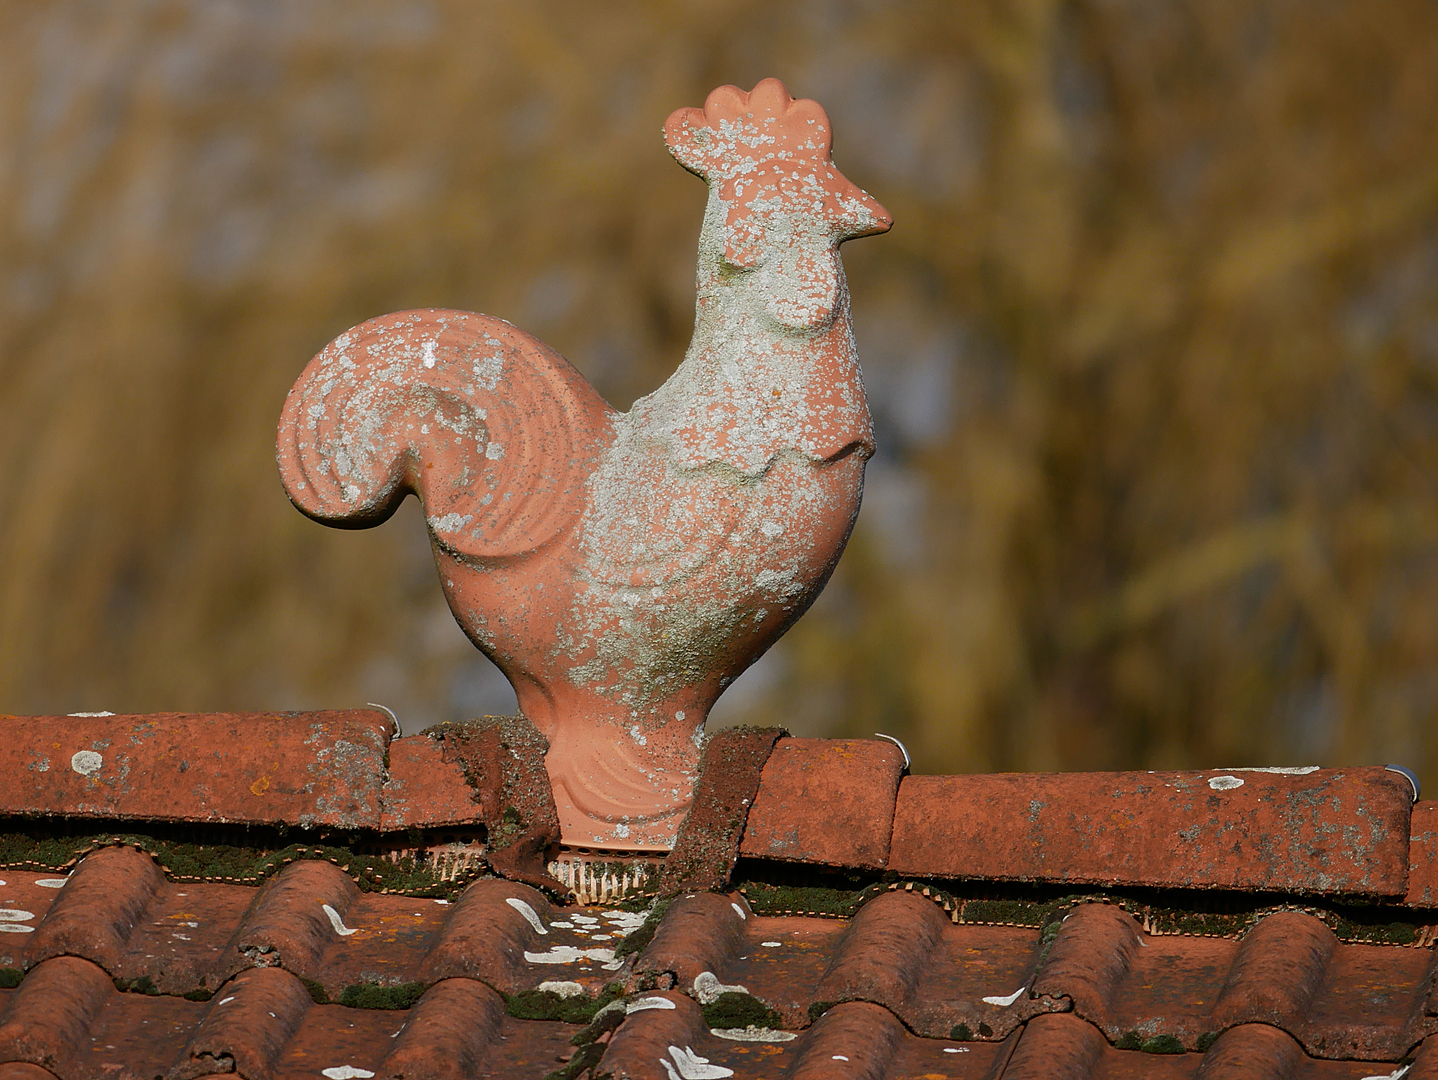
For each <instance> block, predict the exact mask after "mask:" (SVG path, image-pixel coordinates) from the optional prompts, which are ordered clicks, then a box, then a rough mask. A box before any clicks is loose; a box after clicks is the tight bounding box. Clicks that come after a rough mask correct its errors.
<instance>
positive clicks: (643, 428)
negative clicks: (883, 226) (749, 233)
mask: <svg viewBox="0 0 1438 1080" xmlns="http://www.w3.org/2000/svg"><path fill="white" fill-rule="evenodd" d="M727 213H728V208H727V204H725V203H724V201H723V200H722V199H720V198H718V197H717V196H715V195H713V194H711V195H710V199H709V205H708V208H707V210H706V212H705V215H704V227H703V230H702V231H701V233H700V237H699V261H698V274H697V293H698V297H697V302H696V311H695V322H694V337H693V339H692V340H691V342H690V345H689V349H688V352H687V353H686V354H685V356H684V360H683V362H682V363H681V364H680V365H679V368H678V370H676V371H675V372H674V374H673V375H672V376H670V378H669V380H668V381H667V382H666V383H665V384H664V385H663V386H661V387H660V388H659V389H658V390H656V391H655V392H654V393H653V394H651V395H649V396H648V397H647V398H642V399H640V400H639V401H637V402H635V406H634V410H633V412H632V413H631V414H630V417H629V426H630V427H631V429H632V430H633V431H634V433H635V434H636V435H639V434H641V433H642V434H643V435H644V436H645V437H651V436H655V435H660V436H661V437H663V436H667V441H669V443H670V446H671V453H672V455H673V457H674V460H675V461H676V463H678V464H681V465H685V466H689V467H703V466H705V465H708V464H710V463H712V462H722V463H724V464H727V465H730V466H732V467H733V468H735V469H737V470H738V471H739V472H741V473H744V474H746V475H756V474H758V473H760V472H763V471H764V470H765V469H767V468H768V466H769V464H770V463H771V462H772V461H773V460H774V458H775V457H776V456H777V455H778V454H780V453H782V452H783V451H785V450H793V451H795V452H797V453H799V454H802V455H803V456H805V457H807V458H810V459H811V460H815V461H823V460H829V459H831V458H833V457H834V456H836V455H838V454H841V453H843V452H844V451H846V450H848V449H852V448H855V447H857V448H859V449H860V450H861V452H863V453H864V456H866V457H867V456H868V454H870V453H872V451H873V434H872V429H871V426H870V420H869V410H868V404H867V402H866V401H865V398H864V387H863V382H862V380H861V378H860V374H859V363H858V358H857V355H856V353H855V349H854V335H853V330H852V327H851V325H850V321H849V290H848V286H847V285H846V283H845V281H844V271H843V267H842V265H841V264H840V262H839V258H838V252H837V251H836V250H835V249H834V248H833V246H832V244H831V243H827V242H825V241H824V240H823V239H822V238H818V237H811V236H806V235H805V234H804V231H803V229H802V228H800V227H795V228H788V229H782V230H774V231H773V232H772V234H771V235H769V236H766V243H767V242H772V246H770V247H768V248H767V249H766V250H765V251H764V252H763V255H762V257H761V258H760V259H759V260H758V263H757V265H756V266H755V267H753V268H750V269H738V268H735V267H734V266H732V265H731V264H730V263H729V262H727V261H726V259H725V257H724V255H725V242H724V238H725V235H726V233H725V230H726V227H727V226H726V217H727ZM781 224H782V222H781ZM796 224H802V223H796ZM816 296H818V297H823V298H824V300H823V301H822V309H823V312H824V315H823V318H822V319H820V320H817V321H816V322H815V323H814V324H813V325H804V324H803V320H791V321H792V322H798V325H786V324H785V323H784V322H783V321H781V316H787V315H790V314H792V313H793V312H795V311H798V312H800V313H803V312H804V311H805V310H807V309H806V308H805V306H804V305H805V304H806V303H807V304H811V306H812V305H813V298H814V297H816Z"/></svg>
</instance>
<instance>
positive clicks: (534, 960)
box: [524, 945, 614, 964]
mask: <svg viewBox="0 0 1438 1080" xmlns="http://www.w3.org/2000/svg"><path fill="white" fill-rule="evenodd" d="M524 958H525V959H526V960H528V961H529V962H530V963H531V964H573V963H576V962H577V961H580V960H598V961H600V962H601V963H610V962H612V961H613V960H614V950H613V949H576V948H575V947H574V946H573V945H556V946H555V947H554V948H552V949H550V950H548V951H547V952H528V951H526V952H525V954H524Z"/></svg>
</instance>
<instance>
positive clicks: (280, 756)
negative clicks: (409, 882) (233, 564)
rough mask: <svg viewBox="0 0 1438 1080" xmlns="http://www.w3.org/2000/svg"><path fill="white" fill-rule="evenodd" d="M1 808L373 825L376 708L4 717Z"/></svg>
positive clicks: (376, 809) (388, 725) (376, 814)
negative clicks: (277, 711) (346, 710)
mask: <svg viewBox="0 0 1438 1080" xmlns="http://www.w3.org/2000/svg"><path fill="white" fill-rule="evenodd" d="M0 724H3V725H4V726H5V728H6V735H7V737H6V739H5V740H4V741H3V742H0V775H3V776H4V777H5V778H6V783H4V784H3V785H0V814H47V815H54V814H63V815H67V816H73V817H81V818H85V817H89V818H106V819H109V820H113V821H134V820H144V821H189V822H199V821H211V822H224V821H240V822H250V823H260V824H290V825H302V826H305V827H311V826H319V825H330V826H337V827H340V828H371V829H373V828H378V827H379V824H380V788H381V785H382V784H383V782H384V775H385V752H386V750H387V749H388V747H389V742H390V736H391V734H392V733H393V732H392V728H393V723H392V721H391V720H390V719H389V718H388V717H387V716H385V715H384V714H383V713H379V712H372V711H367V710H364V711H355V712H314V713H159V714H153V715H146V716H6V717H0Z"/></svg>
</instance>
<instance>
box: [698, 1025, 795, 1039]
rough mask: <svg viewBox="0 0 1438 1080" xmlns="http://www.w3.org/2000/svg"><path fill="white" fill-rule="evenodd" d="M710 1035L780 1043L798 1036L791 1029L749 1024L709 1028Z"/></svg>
mask: <svg viewBox="0 0 1438 1080" xmlns="http://www.w3.org/2000/svg"><path fill="white" fill-rule="evenodd" d="M709 1034H710V1035H717V1036H719V1038H721V1039H732V1040H733V1041H734V1042H759V1043H781V1042H793V1041H794V1040H795V1039H797V1038H798V1037H799V1036H798V1035H797V1034H795V1033H794V1032H792V1031H778V1030H776V1029H774V1028H766V1027H755V1026H754V1025H752V1024H750V1025H749V1026H748V1027H741V1028H710V1029H709Z"/></svg>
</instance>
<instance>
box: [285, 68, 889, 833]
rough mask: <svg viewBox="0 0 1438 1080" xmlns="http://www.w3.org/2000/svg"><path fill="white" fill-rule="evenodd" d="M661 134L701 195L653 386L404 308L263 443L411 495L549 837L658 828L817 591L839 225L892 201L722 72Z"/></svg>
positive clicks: (307, 381) (331, 489) (859, 433)
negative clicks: (692, 261) (675, 331)
mask: <svg viewBox="0 0 1438 1080" xmlns="http://www.w3.org/2000/svg"><path fill="white" fill-rule="evenodd" d="M665 140H666V142H667V144H668V146H669V149H670V152H671V153H672V154H673V155H674V156H675V158H676V159H677V160H678V161H679V162H680V163H681V164H683V165H684V166H685V167H686V168H688V169H689V170H691V171H692V172H694V173H696V174H698V175H699V176H700V177H702V178H703V179H704V180H705V181H706V182H707V183H708V184H709V201H708V204H707V207H706V209H705V215H704V225H703V231H702V233H701V236H700V243H699V260H698V301H697V313H696V321H695V329H694V337H693V340H692V342H691V344H690V346H689V350H688V352H687V353H686V355H685V357H684V360H683V362H682V363H681V364H680V365H679V367H678V370H676V371H675V373H674V374H673V375H672V376H671V377H670V378H669V380H668V381H667V382H665V384H664V385H663V386H661V387H660V388H659V389H658V390H656V391H655V392H654V393H652V394H650V395H649V396H647V397H645V398H641V399H640V400H639V401H637V402H635V403H634V406H633V408H632V409H631V410H630V411H629V412H627V413H620V412H617V411H616V410H614V409H613V408H611V407H610V406H609V405H608V404H607V403H605V402H604V400H603V399H602V398H601V397H600V396H599V395H598V393H596V392H595V391H594V389H593V388H592V387H591V386H590V385H589V384H588V383H587V382H586V381H585V380H584V378H583V377H582V376H581V375H580V374H579V373H578V372H577V371H575V370H574V368H573V367H572V366H570V365H569V364H568V363H567V362H566V361H565V360H564V359H563V358H562V357H560V356H559V355H558V354H557V353H555V352H554V351H553V350H552V349H550V348H548V347H547V346H546V345H544V344H543V343H542V342H540V341H538V340H537V339H535V338H533V337H531V336H530V335H528V334H525V333H524V332H523V331H521V330H518V329H516V328H515V327H513V326H511V325H510V324H509V323H507V322H504V321H503V320H501V319H495V318H491V317H489V316H484V315H476V314H473V313H469V312H459V311H445V310H423V311H406V312H400V313H398V314H394V315H387V316H382V317H381V318H378V319H373V320H370V321H369V322H367V323H364V324H362V325H360V326H357V327H355V328H354V329H352V330H349V331H347V332H346V333H344V334H341V335H340V336H339V337H338V338H336V339H335V341H333V342H332V343H331V344H330V345H329V346H327V347H326V348H325V349H324V350H323V351H322V352H321V353H320V354H319V355H318V356H316V357H315V358H314V360H312V361H311V362H310V364H309V366H308V367H306V368H305V370H304V372H303V373H302V374H301V376H300V378H299V379H298V381H297V382H296V383H295V386H294V388H293V389H292V390H291V391H290V395H289V397H288V399H287V400H286V402H285V408H284V412H283V415H282V417H281V420H280V430H279V441H278V457H279V464H280V472H281V476H282V478H283V481H284V484H285V489H286V491H287V492H288V494H289V496H290V498H291V499H292V500H293V501H294V503H295V505H296V506H298V507H299V508H300V509H301V510H303V511H304V512H305V513H306V514H309V515H310V516H311V517H314V518H316V519H317V520H320V521H323V522H326V523H329V524H335V525H341V526H345V527H355V526H364V525H372V524H376V523H378V522H380V521H383V520H384V519H385V518H387V517H388V516H389V515H390V514H391V513H393V511H394V509H395V507H396V506H397V505H398V503H399V502H400V500H402V499H403V498H404V497H405V496H406V495H407V494H409V493H411V492H413V493H415V494H417V495H418V496H419V498H420V499H421V500H422V502H423V503H424V507H425V515H426V520H427V522H428V526H429V531H430V536H431V540H432V542H433V546H434V550H435V557H436V562H437V564H438V567H439V572H440V580H441V584H442V586H443V589H444V593H445V597H446V598H447V599H448V601H449V604H450V608H451V610H452V611H453V612H454V615H455V618H456V619H457V620H458V622H459V624H460V625H461V626H462V627H463V628H464V631H465V633H466V634H468V635H469V637H470V639H471V640H472V641H473V642H474V643H475V644H476V645H477V646H478V647H479V648H480V649H481V650H483V651H484V652H485V654H486V655H488V656H489V657H490V658H491V659H492V660H493V661H494V662H495V663H496V664H497V665H498V666H499V668H500V670H501V671H503V672H504V674H505V675H506V676H507V677H508V678H509V680H510V682H511V683H512V684H513V685H514V688H515V693H516V696H517V698H518V701H519V707H520V709H521V711H522V712H523V713H524V715H525V716H526V717H527V718H528V719H529V720H531V721H532V722H533V723H534V724H535V726H536V727H538V728H539V730H540V731H541V732H542V733H543V734H544V735H545V737H546V738H547V739H548V740H549V744H550V747H549V751H548V753H547V755H546V757H545V766H546V769H547V770H548V773H549V776H550V780H551V783H552V786H553V789H554V798H555V803H556V806H557V808H558V811H559V818H560V827H561V832H562V836H563V839H564V841H565V842H566V843H569V844H573V845H577V846H588V847H601V848H608V849H612V850H663V849H667V848H668V847H669V846H670V845H671V844H672V842H673V838H674V835H675V831H676V829H677V827H678V825H679V822H680V820H681V819H682V817H683V815H684V813H685V811H686V810H687V808H688V805H689V802H690V800H691V797H692V792H693V785H694V780H695V775H696V772H697V767H698V760H699V754H700V749H701V746H702V741H703V729H704V721H705V718H706V717H707V716H708V713H709V710H710V708H711V707H712V706H713V704H714V701H715V700H716V699H717V698H718V696H719V694H720V693H721V692H722V691H723V690H724V688H725V687H726V686H728V685H729V684H730V683H731V682H733V680H734V679H735V678H736V677H737V676H738V675H739V674H740V673H741V672H742V671H743V670H744V669H745V668H747V667H748V666H749V665H750V664H752V663H753V662H754V660H756V659H757V658H758V657H759V656H760V655H761V654H762V653H763V652H764V650H765V649H767V648H768V647H769V646H770V645H772V644H773V643H774V642H775V641H776V640H777V639H778V638H779V636H780V635H782V634H783V633H784V631H785V630H787V629H788V628H789V627H790V626H791V625H792V624H793V623H794V621H795V620H796V619H798V618H799V616H800V615H802V614H803V612H804V611H805V610H806V609H807V608H808V606H809V605H810V604H811V603H812V602H813V600H814V598H815V597H816V596H817V595H818V593H819V591H820V590H821V589H822V588H823V586H824V583H825V582H826V581H827V580H828V578H829V575H830V574H831V573H832V572H833V569H834V566H835V564H836V563H837V561H838V559H839V556H840V554H841V553H842V552H843V549H844V545H845V543H846V542H847V540H848V536H849V532H850V530H851V529H852V527H853V523H854V519H855V516H856V515H857V514H858V510H859V501H860V496H861V494H862V490H863V478H864V465H865V462H866V461H867V459H868V458H869V456H870V455H871V454H872V453H873V449H874V444H873V432H872V426H871V422H870V418H869V410H868V405H867V402H866V400H865V397H864V388H863V383H862V380H861V378H860V373H859V364H858V358H857V355H856V352H855V347H854V338H853V331H852V327H851V325H850V321H849V296H848V287H847V285H846V283H845V280H844V273H843V267H842V265H841V263H840V260H839V256H838V245H839V244H840V243H842V242H843V241H844V240H847V239H851V238H853V237H856V236H864V235H868V234H871V233H877V232H883V231H884V230H886V229H887V228H888V227H889V225H890V219H889V216H888V215H887V213H886V212H885V211H884V209H883V208H882V207H881V206H879V204H878V203H877V202H875V201H874V200H873V199H872V198H870V197H869V196H868V195H866V194H865V193H864V192H863V191H861V190H860V189H859V188H857V187H855V186H854V185H853V184H852V183H850V182H849V181H848V180H847V179H845V178H844V177H843V176H842V175H841V174H840V173H839V171H838V170H837V169H836V168H835V167H834V165H833V162H832V160H831V156H830V148H831V133H830V129H829V120H828V117H827V116H826V115H825V113H824V110H823V109H822V108H820V107H819V105H818V104H816V103H815V102H812V101H807V100H797V101H796V100H793V99H791V98H790V97H789V95H788V92H787V91H786V90H785V89H784V87H783V85H782V84H781V83H779V82H778V80H775V79H766V80H764V81H763V82H761V83H760V84H759V85H758V86H756V87H755V88H754V90H753V91H752V92H751V93H748V94H746V93H744V92H743V91H741V90H739V89H737V88H735V87H732V86H725V87H720V88H719V89H717V90H715V91H714V92H713V93H712V94H710V95H709V98H708V100H707V101H706V102H705V105H704V108H703V109H702V110H700V109H681V110H679V111H678V112H676V113H674V114H673V115H672V116H671V117H670V118H669V121H668V123H667V124H666V125H665Z"/></svg>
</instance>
